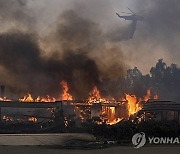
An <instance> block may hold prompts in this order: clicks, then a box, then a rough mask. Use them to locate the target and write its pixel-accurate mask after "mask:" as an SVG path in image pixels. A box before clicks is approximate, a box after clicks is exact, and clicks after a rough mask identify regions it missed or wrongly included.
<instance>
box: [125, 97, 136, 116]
mask: <svg viewBox="0 0 180 154" xmlns="http://www.w3.org/2000/svg"><path fill="white" fill-rule="evenodd" d="M126 100H127V101H128V111H129V116H130V115H132V114H135V113H136V112H137V111H138V109H139V107H137V97H136V96H135V95H129V94H126Z"/></svg>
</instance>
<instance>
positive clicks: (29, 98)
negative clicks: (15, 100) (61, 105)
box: [19, 93, 56, 102]
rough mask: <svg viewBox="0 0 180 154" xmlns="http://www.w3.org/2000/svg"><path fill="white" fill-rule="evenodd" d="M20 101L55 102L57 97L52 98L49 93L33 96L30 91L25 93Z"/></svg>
mask: <svg viewBox="0 0 180 154" xmlns="http://www.w3.org/2000/svg"><path fill="white" fill-rule="evenodd" d="M19 101H20V102H55V101H56V99H55V98H50V97H49V96H48V95H47V96H46V97H40V96H38V97H37V98H35V99H34V98H33V97H32V95H31V94H30V93H28V94H27V95H25V96H24V97H23V98H21V99H19Z"/></svg>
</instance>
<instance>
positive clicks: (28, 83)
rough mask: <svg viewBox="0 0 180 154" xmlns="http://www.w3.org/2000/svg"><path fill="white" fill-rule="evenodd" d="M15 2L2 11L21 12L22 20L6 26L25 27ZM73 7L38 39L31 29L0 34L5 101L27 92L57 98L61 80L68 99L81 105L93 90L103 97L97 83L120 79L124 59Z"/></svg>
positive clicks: (23, 4) (18, 4) (11, 18)
mask: <svg viewBox="0 0 180 154" xmlns="http://www.w3.org/2000/svg"><path fill="white" fill-rule="evenodd" d="M21 2H23V1H18V2H17V4H16V5H17V6H14V7H15V8H16V9H15V8H8V9H10V10H11V9H14V10H15V12H18V11H20V10H19V9H18V8H22V13H23V14H22V20H21V19H20V18H17V17H16V15H14V16H9V19H8V20H10V21H11V20H12V21H13V22H15V23H17V25H18V24H19V25H21V24H22V23H23V26H24V27H26V25H25V24H24V23H26V22H27V23H30V22H31V20H30V18H29V16H26V14H25V12H24V11H23V10H24V7H25V5H26V3H21ZM14 3H15V2H14ZM5 4H6V3H5ZM5 4H4V5H5ZM6 5H7V4H6ZM77 7H79V5H78V4H76V5H75V6H74V7H73V8H72V9H69V10H65V11H63V12H62V13H61V14H60V16H59V17H58V18H57V20H56V22H55V24H54V26H53V27H52V29H51V31H50V32H49V31H48V32H49V33H48V34H47V35H44V36H43V37H42V36H41V37H40V35H39V34H38V33H36V30H35V27H36V26H33V27H32V28H34V30H32V31H31V30H29V27H28V28H27V30H26V31H24V30H19V29H18V28H17V29H14V27H12V28H11V29H10V30H6V31H3V32H1V34H0V56H1V59H2V60H1V62H0V65H1V69H0V71H1V83H2V84H4V85H6V87H7V89H8V94H9V96H10V97H14V98H17V97H20V96H21V97H22V95H24V94H25V93H28V92H30V93H32V94H33V95H35V96H37V95H46V94H48V95H51V96H54V97H56V98H59V97H60V93H61V86H60V82H61V80H65V81H67V83H68V84H69V86H70V93H72V95H73V96H74V98H76V99H84V98H87V97H88V94H89V92H90V91H91V90H92V89H93V87H94V86H98V87H99V88H101V87H104V89H105V91H106V93H108V91H109V88H107V89H106V86H105V85H102V84H104V83H103V80H105V79H106V80H109V82H110V81H113V80H115V79H117V78H118V77H119V76H123V75H124V72H125V71H124V70H125V69H124V68H125V67H126V65H125V64H124V59H125V56H124V55H123V53H122V51H121V48H120V47H119V45H117V44H115V43H113V42H111V40H109V39H107V38H105V37H104V32H103V30H102V29H101V25H99V24H98V23H96V22H94V21H92V20H90V19H89V18H86V17H85V16H84V15H80V13H79V12H76V10H77ZM80 8H81V7H80ZM25 10H26V9H25ZM78 10H79V11H81V10H80V9H78ZM4 13H5V12H4ZM34 19H36V18H34ZM8 20H7V23H8V22H9V21H8ZM28 26H29V25H28Z"/></svg>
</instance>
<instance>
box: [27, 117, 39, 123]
mask: <svg viewBox="0 0 180 154" xmlns="http://www.w3.org/2000/svg"><path fill="white" fill-rule="evenodd" d="M28 121H29V122H37V121H38V119H37V118H35V117H29V118H28Z"/></svg>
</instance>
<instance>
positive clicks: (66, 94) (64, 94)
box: [61, 80, 73, 100]
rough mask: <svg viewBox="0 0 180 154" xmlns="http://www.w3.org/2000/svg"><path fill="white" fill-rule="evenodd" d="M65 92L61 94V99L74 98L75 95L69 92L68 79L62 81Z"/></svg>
mask: <svg viewBox="0 0 180 154" xmlns="http://www.w3.org/2000/svg"><path fill="white" fill-rule="evenodd" d="M61 86H62V88H63V92H62V94H61V100H73V97H72V96H71V95H70V94H69V93H68V91H69V87H68V84H67V82H66V81H64V80H63V81H61Z"/></svg>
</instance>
